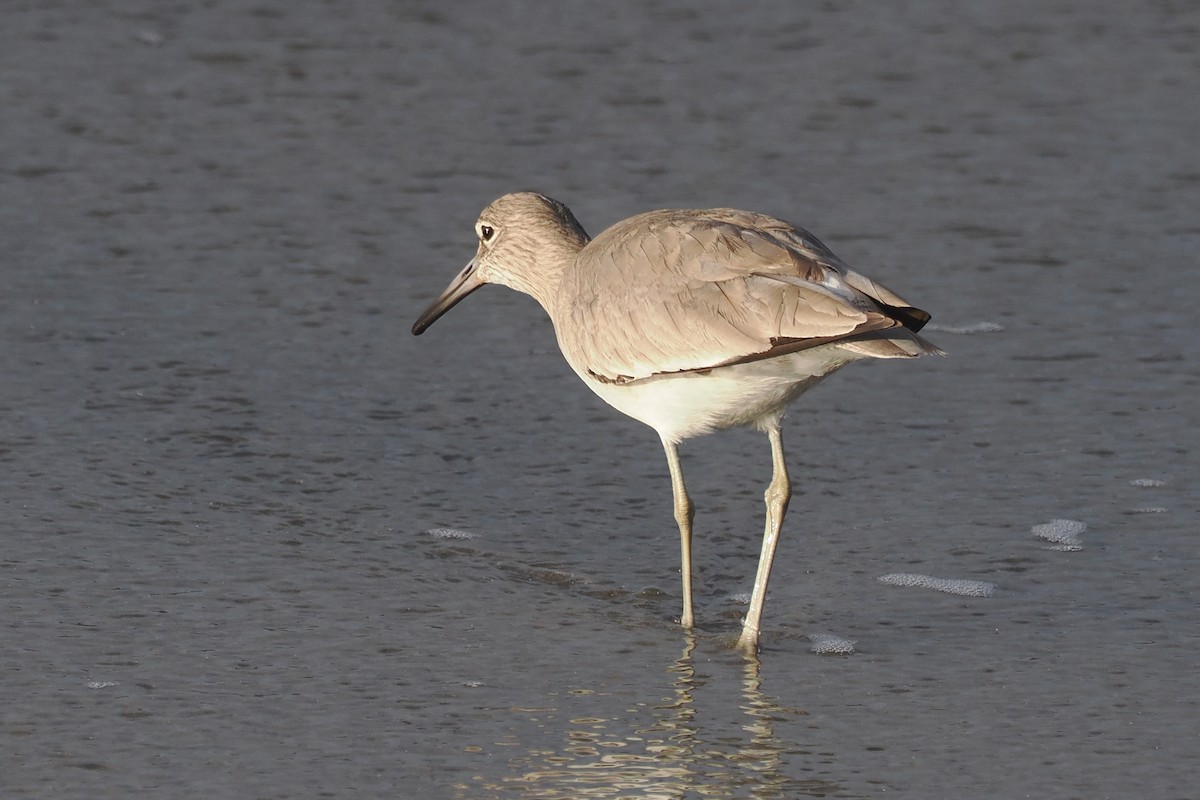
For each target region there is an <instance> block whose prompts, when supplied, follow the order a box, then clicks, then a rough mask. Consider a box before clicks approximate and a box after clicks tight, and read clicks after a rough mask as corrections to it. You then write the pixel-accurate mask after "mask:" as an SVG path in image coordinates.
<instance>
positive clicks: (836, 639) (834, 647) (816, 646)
mask: <svg viewBox="0 0 1200 800" xmlns="http://www.w3.org/2000/svg"><path fill="white" fill-rule="evenodd" d="M808 641H810V642H812V651H813V652H814V653H819V654H820V655H823V656H848V655H850V654H851V653H853V652H854V642H853V641H852V640H850V639H846V638H844V637H842V636H834V635H833V634H832V633H810V634H808Z"/></svg>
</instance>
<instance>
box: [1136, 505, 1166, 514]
mask: <svg viewBox="0 0 1200 800" xmlns="http://www.w3.org/2000/svg"><path fill="white" fill-rule="evenodd" d="M1130 511H1131V512H1133V513H1134V514H1165V513H1167V509H1166V508H1164V507H1163V506H1139V507H1138V508H1131V509H1130Z"/></svg>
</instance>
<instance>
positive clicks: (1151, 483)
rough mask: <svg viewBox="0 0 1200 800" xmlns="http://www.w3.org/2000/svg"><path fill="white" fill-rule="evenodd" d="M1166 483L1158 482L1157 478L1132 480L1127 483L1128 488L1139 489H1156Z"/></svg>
mask: <svg viewBox="0 0 1200 800" xmlns="http://www.w3.org/2000/svg"><path fill="white" fill-rule="evenodd" d="M1166 483H1167V482H1166V481H1160V480H1159V479H1158V478H1134V479H1133V480H1131V481H1130V482H1129V485H1130V486H1137V487H1138V488H1139V489H1156V488H1158V487H1159V486H1165V485H1166Z"/></svg>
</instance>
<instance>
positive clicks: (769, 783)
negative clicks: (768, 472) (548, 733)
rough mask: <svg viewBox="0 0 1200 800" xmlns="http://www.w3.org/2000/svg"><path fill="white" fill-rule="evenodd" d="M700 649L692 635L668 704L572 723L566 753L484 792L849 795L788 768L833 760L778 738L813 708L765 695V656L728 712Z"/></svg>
mask: <svg viewBox="0 0 1200 800" xmlns="http://www.w3.org/2000/svg"><path fill="white" fill-rule="evenodd" d="M695 648H696V640H695V638H694V637H692V636H687V638H686V641H685V644H684V649H683V653H682V655H681V656H680V657H679V658H678V659H676V660H675V662H674V663H673V664H672V665H671V666H670V667H669V668H668V669H667V672H668V673H669V674H670V676H671V689H672V694H671V695H670V696H669V697H667V698H664V700H663V702H662V703H661V704H658V705H654V706H644V705H642V706H638V707H635V708H631V709H628V710H627V711H626V713H625V714H624V715H622V716H620V717H613V718H604V717H598V716H597V717H592V716H587V717H576V718H574V719H571V720H570V727H568V728H567V730H565V731H563V734H562V738H563V744H562V745H561V746H560V747H558V748H557V749H551V748H540V749H537V750H534V751H532V752H530V753H528V754H527V755H524V756H521V757H518V758H517V759H514V761H513V762H512V766H513V774H512V775H511V776H510V777H507V778H505V779H503V780H502V781H500V782H495V781H486V782H484V783H483V788H486V789H488V790H490V791H492V792H496V793H499V794H501V795H508V796H515V797H526V798H630V797H639V798H683V797H696V796H699V797H715V798H721V797H739V798H740V797H755V798H788V797H797V796H814V797H827V796H829V795H831V794H839V795H840V789H841V787H839V786H838V785H837V784H835V783H832V782H829V781H826V780H821V779H814V778H808V779H802V778H797V777H794V776H793V775H789V774H787V773H786V772H785V767H788V768H790V769H791V770H792V771H793V772H795V771H799V772H806V771H810V770H812V769H814V768H821V767H824V766H827V764H828V755H827V754H822V755H820V756H818V755H817V754H814V753H810V752H809V751H806V750H804V749H802V748H801V747H800V746H799V745H797V744H795V743H791V742H785V741H783V740H781V739H780V737H779V736H778V735H777V734H776V731H775V729H776V726H777V724H778V723H780V722H781V721H784V720H794V719H795V718H796V717H799V716H804V715H805V713H806V712H804V711H801V710H799V709H795V708H785V707H783V706H780V705H779V704H777V703H776V702H775V701H774V700H772V699H771V698H770V697H768V696H767V695H766V694H764V693H763V691H762V689H761V686H762V679H761V676H760V669H761V664H760V662H759V660H758V659H757V658H745V659H744V664H743V666H742V676H741V697H740V700H741V702H740V703H739V704H738V706H737V709H736V710H735V709H733V708H728V707H726V708H721V707H720V706H722V705H725V702H723V701H724V700H725V698H722V697H715V696H709V697H705V696H704V695H705V692H704V691H703V689H704V687H705V684H706V683H707V682H708V679H707V678H706V677H705V676H704V675H702V674H700V673H698V672H697V670H696V666H695V663H694V661H693V652H694V651H695ZM735 668H736V667H735ZM717 688H718V687H716V686H714V687H713V690H714V691H713V692H710V693H709V694H710V695H715V694H716V691H715V690H716V689H717ZM702 700H703V701H706V703H705V705H706V706H711V705H712V704H714V703H716V704H718V710H717V713H716V714H708V713H704V714H701V708H700V705H701V703H700V701H702ZM728 700H729V701H732V700H733V698H732V697H729V698H728ZM705 710H706V711H707V709H705ZM702 716H703V717H704V720H702V719H701V717H702ZM709 717H713V718H712V719H711V720H710V719H709ZM806 761H811V762H813V763H812V765H811V766H807V765H806V763H805V762H806Z"/></svg>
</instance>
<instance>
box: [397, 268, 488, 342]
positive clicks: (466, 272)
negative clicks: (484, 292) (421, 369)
mask: <svg viewBox="0 0 1200 800" xmlns="http://www.w3.org/2000/svg"><path fill="white" fill-rule="evenodd" d="M484 283H485V281H484V280H483V279H481V278H480V277H479V272H478V270H477V269H476V265H475V259H471V260H470V261H469V262H468V263H467V265H466V266H465V267H463V269H462V272H460V273H458V275H456V276H455V277H454V280H452V281H450V285H449V286H447V287H446V290H445V291H443V292H442V293H441V294H440V295H438V298H437V299H436V300H434V301H433V302H432V303H430V304H429V308H426V309H425V310H424V311H422V312H421V316H419V317H417V321H416V322H414V323H413V326H412V332H413V336H420V335H421V334H422V333H424V332H425V329H426V328H428V327H429V326H430V325H432V324H433V323H435V322H437V320H438V318H439V317H441V316H442V315H443V314H445V313H446V312H447V311H449V310H450V309H452V308H454V306H456V305H457V304H458V302H459V301H460V300H462V299H463V298H464V297H466V296H467V295H469V294H470V293H471V292H473V291H475V290H476V289H478V288H479V287H480V286H483V284H484Z"/></svg>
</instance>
